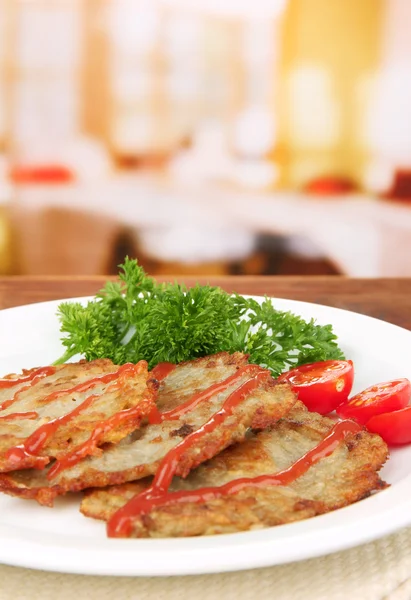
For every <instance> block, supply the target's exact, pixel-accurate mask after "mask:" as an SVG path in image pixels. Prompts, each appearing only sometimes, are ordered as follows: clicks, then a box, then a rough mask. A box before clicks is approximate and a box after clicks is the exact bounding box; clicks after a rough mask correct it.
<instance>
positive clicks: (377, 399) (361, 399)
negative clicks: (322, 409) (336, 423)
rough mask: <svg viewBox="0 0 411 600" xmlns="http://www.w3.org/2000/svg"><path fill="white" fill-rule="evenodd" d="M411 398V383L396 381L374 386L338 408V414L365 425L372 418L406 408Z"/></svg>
mask: <svg viewBox="0 0 411 600" xmlns="http://www.w3.org/2000/svg"><path fill="white" fill-rule="evenodd" d="M410 398H411V383H410V382H409V381H408V379H395V380H394V381H387V382H385V383H379V384H377V385H372V386H371V387H369V388H367V389H365V390H364V391H362V392H360V393H359V394H356V395H355V396H353V397H352V398H350V399H349V400H348V402H347V403H345V404H343V405H342V406H339V407H338V408H337V414H338V415H339V416H340V417H342V418H343V419H354V420H355V421H357V422H358V423H361V425H365V424H366V423H367V421H368V420H369V419H371V417H374V416H376V415H380V414H382V413H388V412H392V411H394V410H400V409H401V408H404V407H405V406H407V404H408V403H409V401H410Z"/></svg>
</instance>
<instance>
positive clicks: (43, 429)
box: [6, 363, 136, 469]
mask: <svg viewBox="0 0 411 600" xmlns="http://www.w3.org/2000/svg"><path fill="white" fill-rule="evenodd" d="M135 369H136V365H133V364H131V363H126V364H125V365H122V366H121V367H120V368H119V369H118V370H117V371H114V372H113V373H107V374H105V375H102V376H98V377H93V378H92V379H89V380H87V381H85V382H83V383H80V384H78V385H76V386H74V387H72V388H68V389H64V390H59V391H57V392H53V393H51V394H49V395H48V396H47V397H46V398H45V399H44V400H43V402H50V401H52V400H56V399H58V398H59V397H60V396H62V395H66V394H72V393H76V392H79V393H81V392H84V391H87V390H88V389H89V388H91V387H93V386H95V385H97V384H99V383H110V382H111V381H113V380H115V379H118V378H119V377H120V376H121V375H122V374H124V373H125V372H127V371H134V370H135ZM99 396H100V394H93V395H91V396H89V397H88V398H86V399H85V400H83V402H81V404H79V405H78V406H76V407H75V409H74V410H72V411H70V412H69V413H67V414H65V415H62V416H61V417H57V418H56V419H52V420H51V421H49V422H48V423H44V424H43V425H41V426H40V427H39V428H38V429H36V430H35V431H34V432H33V433H32V434H31V435H30V436H29V437H28V438H27V439H26V440H25V441H24V442H23V443H22V444H19V445H17V446H14V447H13V448H10V449H9V450H8V451H7V453H6V457H7V458H8V459H9V460H10V461H11V462H12V463H13V464H14V465H15V467H16V469H18V468H22V467H21V466H20V465H21V463H24V462H25V460H26V459H31V460H32V459H33V457H36V458H37V460H36V461H35V464H34V465H33V468H43V467H44V466H45V465H46V464H47V463H48V462H49V460H50V459H49V458H48V457H39V456H38V454H39V452H41V450H42V449H43V448H44V446H45V445H46V443H47V442H48V440H49V439H50V437H51V436H52V435H54V433H55V432H56V431H57V429H58V428H59V427H61V426H62V425H64V424H66V423H67V422H69V421H70V420H71V419H73V418H74V417H76V416H77V415H78V414H80V413H81V412H82V411H83V410H85V409H86V408H88V407H89V406H90V404H91V403H92V402H93V400H95V399H96V398H98V397H99ZM15 414H18V413H15ZM26 414H27V413H26Z"/></svg>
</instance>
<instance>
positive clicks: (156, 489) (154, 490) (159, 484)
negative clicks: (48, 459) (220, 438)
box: [107, 365, 271, 537]
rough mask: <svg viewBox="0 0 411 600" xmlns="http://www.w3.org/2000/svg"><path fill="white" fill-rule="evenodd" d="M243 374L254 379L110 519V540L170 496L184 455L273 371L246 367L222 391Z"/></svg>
mask: <svg viewBox="0 0 411 600" xmlns="http://www.w3.org/2000/svg"><path fill="white" fill-rule="evenodd" d="M244 373H251V377H250V378H249V379H247V380H246V381H245V382H244V383H242V384H241V385H240V386H239V387H238V388H237V389H236V390H234V391H233V392H232V393H231V394H230V395H229V396H228V397H227V398H226V400H225V402H224V404H223V406H222V407H221V409H220V410H219V411H218V412H216V413H215V414H214V415H213V416H212V417H211V418H210V419H209V420H208V421H207V422H206V423H204V425H203V426H202V427H200V428H199V429H197V430H196V431H194V432H193V433H192V434H190V435H188V436H187V437H186V438H185V439H184V440H182V441H181V442H180V443H179V444H178V445H177V446H175V447H174V448H173V449H172V450H170V451H169V452H168V453H167V454H166V456H165V457H164V458H163V460H162V461H161V463H160V466H159V468H158V469H157V473H156V475H155V477H154V480H153V483H152V485H151V486H150V487H149V488H148V489H147V490H145V491H144V492H143V493H142V494H139V495H138V496H135V497H134V498H132V499H131V500H130V501H129V502H128V503H127V504H126V505H125V506H123V507H122V508H120V509H119V510H118V511H117V512H116V513H115V514H114V515H113V516H112V517H111V519H110V520H109V522H108V525H107V532H108V535H109V537H124V536H127V535H128V534H129V532H130V530H131V526H132V519H133V517H134V516H136V515H141V514H146V513H147V512H149V511H150V510H151V507H152V506H153V505H154V504H153V502H154V503H155V502H156V499H157V498H162V497H163V496H164V495H165V494H166V493H167V490H168V488H169V487H170V484H171V481H172V479H173V476H174V475H175V473H176V471H177V468H178V465H179V462H180V459H181V458H182V456H183V455H184V452H185V451H186V450H187V449H188V448H190V447H192V446H194V445H195V443H196V442H197V440H198V439H201V438H202V437H203V436H204V435H206V434H207V433H211V432H212V431H214V429H215V428H216V427H217V426H218V425H219V424H221V423H222V422H224V420H225V419H226V418H227V417H228V416H229V415H230V414H231V413H232V410H233V408H235V407H236V406H237V405H239V404H240V403H241V402H242V401H243V400H244V399H245V398H247V396H248V395H249V394H250V393H251V392H252V391H253V390H255V389H256V388H257V387H258V386H259V385H260V384H261V383H262V382H263V381H264V380H266V379H268V378H269V377H271V374H270V372H269V371H267V370H265V369H261V368H260V367H257V366H256V365H246V367H243V368H242V369H239V370H238V371H237V372H236V373H235V374H234V375H232V376H230V377H228V378H227V379H226V380H225V381H224V382H221V383H220V384H218V386H219V388H220V389H219V391H223V390H224V389H227V388H228V387H229V386H230V385H231V384H232V383H233V382H234V381H236V380H238V379H241V377H242V376H243V375H244Z"/></svg>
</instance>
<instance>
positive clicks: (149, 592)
mask: <svg viewBox="0 0 411 600" xmlns="http://www.w3.org/2000/svg"><path fill="white" fill-rule="evenodd" d="M83 598H84V599H86V598H90V599H94V598H97V599H98V600H133V599H134V598H136V599H138V600H186V599H188V598H190V599H193V600H197V599H201V600H219V599H220V598H221V599H227V598H228V599H230V600H231V599H233V600H256V599H258V600H266V599H267V600H274V599H275V600H311V599H312V600H347V599H349V600H410V599H411V528H408V529H403V530H402V531H400V532H398V533H396V534H394V535H391V536H388V537H385V538H382V539H380V540H377V541H375V542H373V543H371V544H367V545H363V546H359V547H357V548H353V549H351V550H346V551H344V552H338V553H336V554H331V555H329V556H324V557H321V558H316V559H311V560H305V561H303V562H299V563H292V564H288V565H280V566H277V567H271V568H266V569H255V570H252V571H242V572H237V573H223V574H217V575H198V576H190V577H159V578H156V577H124V578H123V577H91V576H82V575H64V574H60V573H47V572H45V571H32V570H29V569H20V568H14V567H9V566H0V599H1V600H82V599H83Z"/></svg>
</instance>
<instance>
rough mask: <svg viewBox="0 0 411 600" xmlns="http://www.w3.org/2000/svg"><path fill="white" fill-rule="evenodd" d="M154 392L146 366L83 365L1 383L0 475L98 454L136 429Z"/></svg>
mask: <svg viewBox="0 0 411 600" xmlns="http://www.w3.org/2000/svg"><path fill="white" fill-rule="evenodd" d="M22 380H24V381H22ZM10 382H12V383H13V385H10ZM157 388H158V383H157V382H156V381H153V380H152V379H151V378H150V375H149V372H148V368H147V363H146V362H145V361H141V362H140V363H138V364H137V365H132V364H127V365H123V366H121V367H119V366H117V365H114V364H113V363H112V362H111V361H109V360H96V361H92V362H86V361H81V362H79V363H72V364H67V365H62V366H59V367H45V368H44V369H37V370H34V371H31V372H26V373H23V376H22V377H21V378H18V377H12V378H8V379H7V378H6V379H3V380H0V391H1V393H2V404H1V406H0V471H2V472H7V471H14V470H16V469H27V468H30V467H34V468H43V467H44V466H45V465H46V464H48V463H49V462H50V461H51V460H52V459H57V461H58V462H60V461H67V460H68V459H69V460H70V461H71V462H73V461H74V459H75V460H78V459H79V458H81V457H83V456H87V455H89V454H94V453H96V452H97V453H98V452H100V453H101V450H99V447H100V446H101V445H102V444H105V443H108V442H110V443H115V442H119V441H120V440H121V439H123V438H124V437H126V436H127V435H128V434H129V433H130V432H131V431H134V430H135V429H136V428H138V427H139V425H140V422H141V421H142V419H143V418H144V417H145V416H147V415H148V414H149V413H150V412H151V411H152V410H153V408H155V397H156V394H157ZM69 457H70V458H69Z"/></svg>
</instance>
